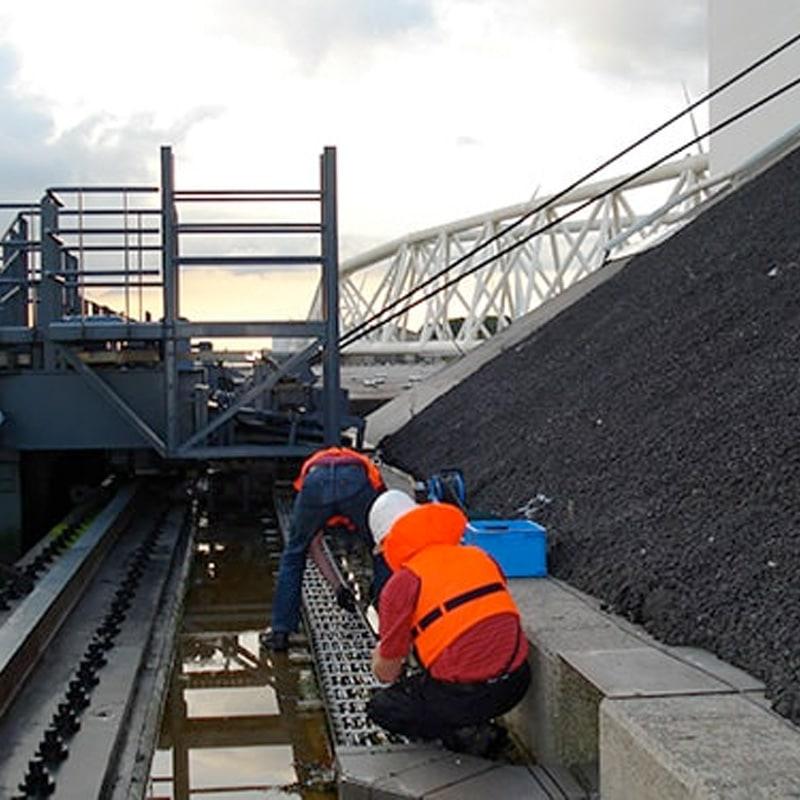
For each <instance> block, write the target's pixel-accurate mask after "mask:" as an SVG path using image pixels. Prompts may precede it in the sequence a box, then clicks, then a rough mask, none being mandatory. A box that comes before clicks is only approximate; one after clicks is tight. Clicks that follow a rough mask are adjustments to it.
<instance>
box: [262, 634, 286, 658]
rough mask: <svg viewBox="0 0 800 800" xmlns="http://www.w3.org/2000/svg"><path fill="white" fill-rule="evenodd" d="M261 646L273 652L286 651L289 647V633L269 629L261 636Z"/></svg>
mask: <svg viewBox="0 0 800 800" xmlns="http://www.w3.org/2000/svg"><path fill="white" fill-rule="evenodd" d="M259 640H260V642H261V646H262V647H263V648H264V649H265V650H272V652H273V653H285V652H286V651H287V650H288V649H289V634H288V633H287V632H286V631H273V630H268V631H266V632H265V633H262V634H261V636H259Z"/></svg>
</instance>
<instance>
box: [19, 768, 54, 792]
mask: <svg viewBox="0 0 800 800" xmlns="http://www.w3.org/2000/svg"><path fill="white" fill-rule="evenodd" d="M19 788H20V790H21V791H23V792H24V793H25V794H27V795H28V797H47V796H48V795H51V794H53V792H54V791H55V789H56V783H55V781H54V780H53V779H52V778H51V777H50V775H49V774H48V772H47V770H46V769H45V766H44V762H43V761H42V760H41V759H38V758H37V759H34V760H33V761H29V762H28V771H27V772H26V773H25V779H24V782H23V783H20V784H19Z"/></svg>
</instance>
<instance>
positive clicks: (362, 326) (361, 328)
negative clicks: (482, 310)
mask: <svg viewBox="0 0 800 800" xmlns="http://www.w3.org/2000/svg"><path fill="white" fill-rule="evenodd" d="M798 41H800V33H797V34H795V35H794V36H792V37H790V38H789V39H787V40H786V41H785V42H783V44H781V45H779V46H777V47H775V48H774V49H772V50H770V51H769V52H768V53H766V54H765V55H763V56H761V57H760V58H758V59H757V60H755V61H753V62H752V63H751V64H749V65H748V66H747V67H745V68H744V69H742V70H740V71H739V72H737V73H736V74H734V75H733V76H731V77H730V78H728V79H727V80H726V81H723V82H722V83H721V84H719V86H717V87H716V88H714V89H712V90H711V91H709V92H707V93H706V94H705V95H703V96H702V97H700V98H699V99H698V100H696V101H695V102H694V103H692V104H690V105H688V106H687V107H686V108H685V109H683V110H682V111H680V112H679V113H677V114H674V115H673V116H672V117H670V118H669V119H667V120H666V121H664V122H662V123H661V124H660V125H658V126H656V127H655V128H653V129H652V130H650V131H649V132H648V133H645V134H644V135H642V136H640V137H639V138H638V139H636V141H634V142H632V143H631V144H629V145H627V146H626V147H625V148H623V149H622V150H620V151H619V152H617V153H616V154H615V155H613V156H611V157H610V158H608V159H606V160H605V161H603V162H602V163H601V164H599V165H598V166H596V167H594V168H593V169H591V170H590V171H589V172H587V173H585V174H584V175H583V176H581V177H580V178H578V179H577V180H575V181H573V182H572V183H570V184H569V185H568V186H566V187H565V188H563V189H561V190H560V191H559V192H557V193H556V194H555V195H552V196H551V197H548V198H547V199H546V200H545V201H543V202H541V203H539V204H537V205H535V206H533V207H532V208H531V209H530V210H528V211H526V212H525V213H524V214H523V215H522V216H520V217H519V219H517V220H515V221H514V222H513V223H511V224H510V225H508V226H507V227H505V228H503V230H502V231H499V232H498V233H496V234H494V235H493V236H491V237H489V238H488V239H486V240H484V241H482V242H480V243H479V244H477V245H476V246H475V247H473V248H472V249H471V250H468V251H467V252H466V253H464V254H462V255H461V256H459V257H458V258H457V259H456V260H455V261H452V262H451V263H450V264H448V265H447V266H445V267H444V268H442V269H441V270H439V271H438V272H437V273H435V274H433V275H431V276H429V277H428V278H426V279H425V280H423V281H421V282H420V283H419V284H417V285H416V286H414V287H412V288H411V289H409V290H408V291H407V292H405V293H403V294H402V295H400V296H399V297H397V298H395V299H394V300H393V301H392V302H390V303H388V304H387V305H386V306H384V307H383V308H382V309H381V310H380V311H377V312H375V313H374V314H372V315H371V316H370V317H368V318H367V319H365V320H362V322H360V323H359V324H358V325H356V326H354V327H353V328H351V329H350V330H349V331H347V332H346V333H345V334H343V335H342V336H341V337H340V339H339V347H340V348H343V347H346V346H347V345H349V344H352V343H353V342H355V341H357V340H358V339H361V338H363V337H364V336H367V335H368V334H369V333H371V332H372V331H373V330H375V329H376V326H375V325H374V324H373V323H376V322H377V321H378V320H379V319H381V318H382V317H383V316H384V315H385V314H386V313H387V312H389V311H391V310H392V309H394V308H396V307H397V306H398V305H400V304H401V303H404V302H405V301H406V300H408V299H410V298H411V297H412V296H413V295H415V294H416V293H417V292H420V291H422V290H423V289H425V288H426V287H427V286H430V285H431V284H432V283H433V282H435V281H437V280H438V279H439V278H441V277H442V276H443V275H446V274H447V273H448V272H450V271H451V270H453V269H455V268H456V267H458V266H459V265H461V264H463V263H464V262H465V261H467V260H468V259H470V258H472V257H473V256H474V255H476V254H477V253H479V252H480V251H481V250H482V249H484V248H486V247H488V246H489V245H491V244H493V243H494V242H496V241H498V240H499V239H501V238H503V237H504V236H507V235H508V234H509V233H510V232H511V231H513V230H514V229H515V228H517V227H519V226H520V225H522V224H523V223H524V222H525V221H526V220H528V219H530V218H531V217H533V216H534V215H536V214H538V213H540V212H541V211H543V210H544V209H545V208H547V207H548V206H552V205H553V204H555V203H556V202H557V201H558V200H560V199H561V198H563V197H564V196H566V195H567V194H568V193H569V192H571V191H573V190H574V189H576V188H578V187H579V186H580V185H581V184H583V183H585V182H586V181H587V180H589V179H590V178H593V177H594V176H595V175H597V174H598V173H599V172H601V171H602V170H604V169H605V168H606V167H608V166H610V165H611V164H613V163H614V162H616V161H619V160H620V159H621V158H623V157H624V156H626V155H628V154H629V153H630V152H631V151H633V150H635V149H636V148H637V147H639V146H640V145H642V144H644V142H646V141H648V140H649V139H651V138H653V137H654V136H656V135H657V134H659V133H661V132H662V131H663V130H665V129H666V128H668V127H669V126H670V125H672V124H673V123H675V122H676V121H677V120H679V119H681V118H683V117H684V116H685V115H686V114H689V113H691V112H692V111H694V110H695V109H696V108H697V107H698V106H700V105H702V104H703V103H706V102H708V101H709V100H710V99H711V98H712V97H715V96H716V95H717V94H719V93H720V92H722V91H724V90H725V89H727V88H728V87H730V86H731V85H733V84H734V83H736V82H738V81H740V80H741V79H742V78H744V77H745V76H747V75H749V74H750V73H751V72H753V71H754V70H756V69H758V67H760V66H762V65H763V64H765V63H766V62H767V61H770V60H772V59H773V58H775V57H776V56H777V55H779V54H780V53H782V52H783V51H784V50H786V49H788V48H789V47H791V46H792V45H794V44H796V43H797V42H798ZM790 88H791V85H790V86H787V87H784V89H783V90H780V91H779V94H782V93H783V91H788V89H790ZM776 96H777V95H776ZM771 99H773V98H772V96H769V97H768V98H766V99H764V102H769V100H771ZM755 108H758V105H755V107H754V108H750V109H749V110H746V111H745V112H744V113H750V111H751V110H755ZM738 118H739V116H734V117H732V118H730V120H729V121H725V124H729V122H734V121H735V120H736V119H738ZM725 124H721V126H717V127H715V128H713V129H710V130H709V131H707V132H706V133H704V134H702V135H699V136H696V137H695V138H694V139H692V140H691V141H689V142H687V143H686V144H684V145H682V146H681V147H679V148H677V149H676V150H675V151H673V152H672V153H670V154H669V155H667V156H665V157H664V158H661V159H659V160H658V161H656V162H654V163H653V164H651V165H649V166H648V167H646V168H645V169H644V170H641V171H639V172H637V173H635V174H634V175H630V176H627V178H626V179H625V181H623V182H622V183H621V184H617V185H615V187H614V188H613V189H610V190H607V191H606V192H604V193H601V194H598V195H597V197H595V198H593V199H592V200H590V201H588V202H587V203H584V204H583V205H581V206H579V207H578V209H575V210H574V211H573V212H572V213H575V211H577V210H580V209H583V208H585V207H586V205H588V204H589V203H591V202H594V201H595V200H596V199H599V198H600V197H603V196H605V194H608V193H610V192H611V191H615V190H616V189H617V188H620V186H622V185H624V184H625V183H627V182H630V181H633V180H635V179H636V178H637V177H640V176H641V175H643V174H645V173H646V172H648V171H649V170H650V169H653V167H655V166H658V165H659V164H661V163H662V162H663V161H666V160H667V159H668V158H671V157H672V156H673V155H676V154H677V153H679V152H680V151H681V150H683V149H684V148H686V147H689V146H691V145H692V144H696V143H698V142H700V141H702V140H703V139H704V138H706V137H707V136H710V135H711V134H712V133H714V132H715V131H716V130H718V129H719V130H721V129H722V127H725ZM568 216H571V214H567V215H564V216H563V217H561V218H559V219H558V220H555V221H553V222H552V223H549V224H548V225H546V226H544V227H543V228H541V229H537V231H535V232H534V233H533V234H531V235H530V236H528V237H526V238H524V239H522V240H520V241H519V242H518V243H517V244H516V245H513V246H511V248H510V249H513V247H515V246H517V245H519V244H524V243H525V242H527V241H528V240H529V239H530V238H532V237H533V236H535V235H537V234H538V233H541V232H542V231H545V230H548V229H549V228H551V227H553V226H554V225H555V224H557V223H558V222H559V221H560V220H561V219H566V218H567V217H568ZM506 252H508V248H507V249H506V250H503V251H500V252H498V253H496V254H494V255H493V256H492V257H491V258H489V259H488V260H486V261H483V262H481V264H480V265H479V266H478V268H480V267H481V266H485V265H486V264H488V263H491V262H492V261H494V260H495V259H496V258H499V257H500V256H501V255H503V254H505V253H506ZM474 271H475V268H471V269H470V270H469V271H468V272H465V273H463V274H462V275H461V276H459V279H460V278H461V277H464V276H465V275H469V274H472V272H474ZM453 282H455V281H452V280H451V281H449V282H447V283H446V284H444V285H443V286H441V287H439V289H437V290H436V291H435V292H433V293H432V294H429V295H426V296H425V297H424V298H421V299H420V301H418V302H422V301H423V300H425V299H428V298H429V297H432V296H433V295H434V294H437V293H438V292H439V291H443V290H444V289H445V288H447V287H449V286H451V285H452V283H453ZM418 302H417V301H415V302H414V303H413V304H411V305H409V306H405V307H404V308H403V309H402V310H401V311H400V312H399V313H397V314H392V315H391V316H390V317H387V318H386V319H384V320H383V321H382V322H381V324H380V325H377V327H378V328H379V327H382V325H383V324H385V323H386V322H389V321H391V320H392V319H396V318H397V317H398V316H402V314H404V313H405V312H406V311H407V310H408V309H410V308H412V307H413V306H415V305H418Z"/></svg>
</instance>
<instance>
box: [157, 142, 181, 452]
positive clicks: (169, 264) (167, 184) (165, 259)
mask: <svg viewBox="0 0 800 800" xmlns="http://www.w3.org/2000/svg"><path fill="white" fill-rule="evenodd" d="M174 194H175V166H174V161H173V158H172V148H171V147H168V146H164V147H162V148H161V268H162V270H163V273H164V275H163V279H164V293H163V305H164V313H163V326H164V327H163V337H164V338H163V340H162V341H163V351H164V415H165V422H166V436H165V439H166V443H167V455H168V456H169V455H172V454H174V453H175V452H176V450H177V448H178V358H177V343H176V337H175V323H176V321H177V318H178V314H179V305H178V289H179V275H178V235H177V230H176V229H177V213H176V211H175V197H174Z"/></svg>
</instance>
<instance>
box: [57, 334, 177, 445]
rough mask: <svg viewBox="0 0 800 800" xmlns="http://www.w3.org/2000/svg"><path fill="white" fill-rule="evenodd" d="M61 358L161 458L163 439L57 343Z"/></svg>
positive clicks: (74, 356) (88, 369) (96, 376)
mask: <svg viewBox="0 0 800 800" xmlns="http://www.w3.org/2000/svg"><path fill="white" fill-rule="evenodd" d="M59 351H60V353H61V356H62V358H63V359H64V360H65V361H66V362H67V363H68V364H69V365H70V366H71V367H72V368H73V369H74V370H75V372H77V373H78V374H79V375H80V376H81V377H82V378H83V379H84V380H85V381H86V383H87V384H88V385H89V386H90V387H91V388H92V389H94V390H95V391H96V392H97V394H99V395H100V396H101V397H102V398H103V399H105V400H107V401H108V402H109V403H110V404H111V405H112V406H113V407H114V408H115V409H116V410H117V411H118V412H119V413H120V415H121V416H122V418H123V419H124V420H125V421H126V422H129V423H130V424H131V425H132V426H133V427H134V428H135V429H136V430H137V431H138V432H139V433H140V434H142V436H143V438H144V439H146V440H147V441H148V442H149V443H150V444H151V445H152V446H153V448H154V449H155V450H156V452H157V453H158V454H159V455H160V456H161V457H162V458H163V457H164V456H165V455H166V453H167V448H166V445H165V443H164V441H163V439H162V438H161V437H160V436H159V435H158V434H157V433H156V432H155V431H154V430H153V429H152V428H151V427H150V426H149V425H148V424H147V423H146V422H145V421H144V420H143V419H142V418H141V417H140V416H139V415H138V414H137V413H136V412H135V411H134V410H133V409H132V408H131V407H130V406H129V405H128V404H127V403H126V402H125V400H124V399H123V398H122V397H120V396H119V395H118V394H117V393H116V392H115V391H114V390H113V389H112V388H111V387H110V386H109V385H108V384H107V383H106V382H105V381H104V380H103V379H102V378H100V377H99V376H98V375H97V373H96V372H94V370H92V369H91V368H90V367H88V366H86V364H84V363H83V361H81V360H80V359H79V358H78V356H76V355H75V353H73V352H72V350H70V349H69V348H68V347H62V346H60V345H59Z"/></svg>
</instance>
